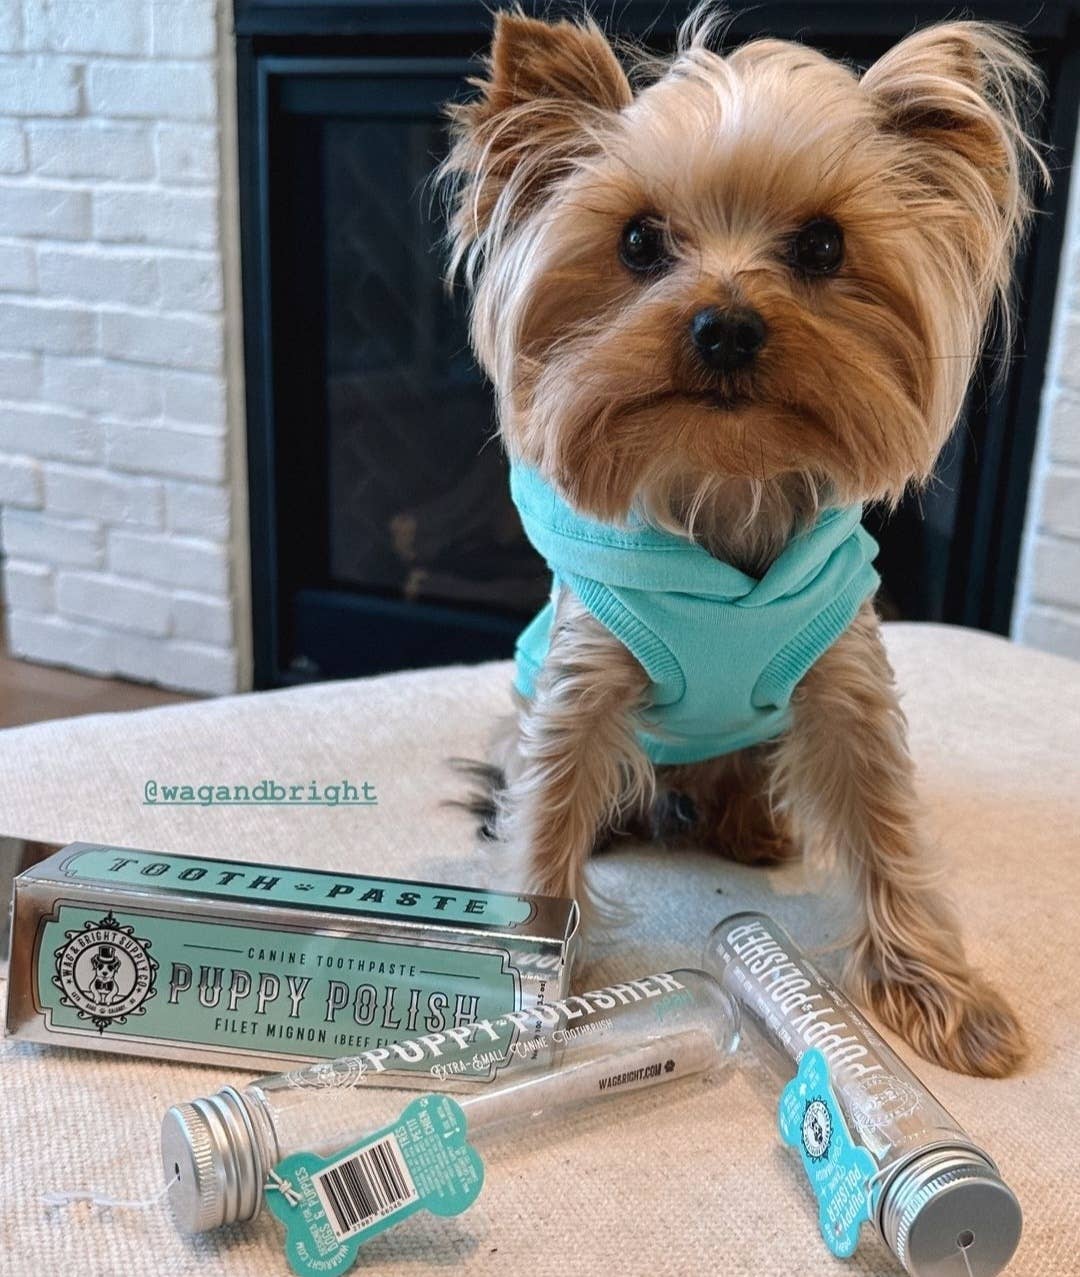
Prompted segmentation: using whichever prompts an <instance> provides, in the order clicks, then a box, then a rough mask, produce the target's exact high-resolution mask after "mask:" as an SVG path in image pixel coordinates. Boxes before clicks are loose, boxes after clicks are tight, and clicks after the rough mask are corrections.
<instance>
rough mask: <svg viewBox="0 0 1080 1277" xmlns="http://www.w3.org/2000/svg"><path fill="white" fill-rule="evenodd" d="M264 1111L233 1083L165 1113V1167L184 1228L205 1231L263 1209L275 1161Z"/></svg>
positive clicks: (171, 1201) (175, 1211)
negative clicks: (256, 1109) (261, 1113)
mask: <svg viewBox="0 0 1080 1277" xmlns="http://www.w3.org/2000/svg"><path fill="white" fill-rule="evenodd" d="M258 1116H259V1115H258V1114H254V1113H252V1112H251V1110H250V1109H249V1107H248V1104H247V1103H245V1097H244V1096H243V1095H241V1094H240V1092H239V1091H236V1090H234V1089H233V1088H232V1087H231V1086H229V1087H226V1088H225V1089H224V1090H222V1091H219V1092H218V1093H217V1094H216V1095H210V1096H207V1097H206V1098H205V1099H200V1100H192V1101H191V1103H190V1104H175V1105H173V1107H172V1108H171V1109H169V1111H168V1112H167V1113H166V1114H165V1117H164V1119H163V1120H162V1123H161V1168H162V1172H163V1174H164V1176H165V1182H166V1184H169V1185H170V1186H171V1187H170V1189H169V1193H168V1201H169V1208H170V1210H171V1211H172V1215H173V1220H174V1222H175V1224H176V1227H177V1228H178V1229H179V1230H180V1231H181V1232H184V1233H203V1232H206V1231H208V1230H209V1229H211V1228H220V1227H221V1226H222V1225H223V1224H232V1223H235V1222H236V1221H238V1220H243V1219H251V1218H252V1217H253V1216H254V1215H256V1214H257V1213H258V1210H259V1207H260V1205H261V1204H262V1186H263V1181H264V1179H265V1177H266V1172H267V1170H268V1169H269V1167H270V1166H271V1165H272V1159H270V1158H269V1157H268V1155H267V1151H266V1143H265V1140H264V1139H263V1138H260V1136H261V1135H263V1132H262V1131H261V1130H260V1126H259V1122H258Z"/></svg>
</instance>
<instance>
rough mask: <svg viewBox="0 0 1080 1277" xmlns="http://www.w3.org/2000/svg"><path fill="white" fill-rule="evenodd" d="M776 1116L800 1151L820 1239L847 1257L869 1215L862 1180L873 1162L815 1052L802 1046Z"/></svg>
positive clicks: (783, 1134) (865, 1181)
mask: <svg viewBox="0 0 1080 1277" xmlns="http://www.w3.org/2000/svg"><path fill="white" fill-rule="evenodd" d="M779 1118H780V1135H781V1137H782V1139H783V1141H784V1143H785V1144H791V1145H793V1146H794V1147H795V1148H797V1149H798V1150H799V1151H800V1153H801V1154H802V1162H803V1167H804V1168H805V1170H806V1175H807V1178H808V1179H809V1180H810V1186H811V1188H813V1190H814V1194H815V1196H816V1197H817V1199H818V1203H819V1205H820V1208H821V1209H820V1211H819V1212H818V1222H819V1224H820V1226H821V1235H822V1237H824V1238H825V1244H826V1245H827V1246H828V1248H829V1249H830V1250H831V1251H832V1253H833V1254H834V1255H838V1256H839V1257H840V1258H841V1259H847V1258H848V1256H849V1255H853V1254H854V1253H855V1247H856V1246H857V1245H858V1243H859V1229H860V1228H861V1227H862V1225H863V1222H864V1221H865V1220H868V1219H869V1218H870V1204H869V1196H868V1193H867V1185H868V1184H869V1182H870V1179H871V1177H872V1176H873V1175H874V1174H875V1172H876V1171H877V1163H876V1162H875V1161H874V1158H873V1155H872V1154H871V1153H870V1152H869V1150H867V1149H865V1148H863V1146H862V1145H861V1144H856V1143H855V1141H854V1140H853V1139H852V1138H851V1133H850V1132H849V1131H848V1128H847V1123H846V1122H845V1121H844V1115H843V1113H842V1112H841V1111H840V1105H839V1103H838V1102H837V1099H836V1094H835V1092H834V1091H833V1089H832V1084H831V1082H830V1081H829V1063H828V1061H827V1060H826V1059H825V1056H824V1055H822V1053H821V1052H820V1051H818V1050H810V1051H807V1052H806V1054H805V1055H804V1056H803V1058H802V1059H801V1060H800V1061H799V1071H798V1072H797V1073H796V1074H795V1076H794V1077H793V1078H792V1079H791V1081H790V1082H789V1083H788V1084H787V1086H785V1087H784V1090H783V1092H782V1093H781V1095H780V1112H779Z"/></svg>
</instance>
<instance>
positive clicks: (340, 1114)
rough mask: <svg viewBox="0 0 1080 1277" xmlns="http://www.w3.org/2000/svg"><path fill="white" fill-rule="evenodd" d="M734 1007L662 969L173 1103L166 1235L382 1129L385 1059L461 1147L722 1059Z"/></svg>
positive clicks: (249, 1205) (167, 1129)
mask: <svg viewBox="0 0 1080 1277" xmlns="http://www.w3.org/2000/svg"><path fill="white" fill-rule="evenodd" d="M738 1036H739V1033H738V1011H737V1009H736V1006H735V1003H734V1002H733V1000H732V999H731V997H730V996H729V995H728V994H727V993H726V992H725V991H724V990H723V988H722V987H721V986H720V984H719V983H718V982H717V981H716V980H715V979H714V978H713V977H712V976H710V975H707V974H706V973H705V972H703V971H674V972H662V973H659V974H657V975H652V976H646V977H644V978H643V979H640V980H631V981H628V982H627V983H625V984H619V985H611V986H609V987H607V988H604V989H596V990H593V991H591V992H589V993H583V994H577V995H574V996H571V997H568V998H565V999H563V1000H562V1001H560V1002H556V1003H552V1004H549V1005H541V1006H538V1007H533V1008H530V1009H529V1010H528V1011H524V1012H511V1013H509V1014H507V1015H505V1016H500V1017H499V1018H498V1019H494V1020H479V1021H475V1022H473V1023H472V1024H466V1025H462V1026H460V1027H459V1028H446V1029H442V1030H441V1031H439V1032H436V1033H429V1034H426V1035H423V1036H422V1037H418V1038H412V1039H408V1040H406V1041H403V1042H399V1043H395V1044H390V1045H388V1046H386V1047H380V1048H376V1049H375V1050H371V1051H365V1052H363V1053H362V1054H360V1055H357V1056H349V1057H345V1058H343V1059H339V1060H330V1061H326V1062H324V1063H321V1064H315V1065H311V1066H310V1067H307V1068H302V1069H295V1070H293V1071H291V1072H288V1073H280V1074H275V1075H273V1076H271V1077H265V1078H260V1079H258V1080H257V1081H255V1082H253V1083H251V1084H250V1085H249V1086H246V1087H244V1088H243V1089H237V1088H235V1087H225V1088H224V1089H223V1090H221V1091H219V1092H218V1093H217V1094H216V1095H211V1096H207V1097H205V1098H203V1099H198V1100H193V1101H192V1102H191V1103H190V1104H178V1105H174V1106H173V1107H172V1108H171V1109H169V1111H168V1112H167V1113H166V1115H165V1119H164V1122H163V1124H162V1167H163V1171H164V1174H165V1178H166V1181H168V1182H170V1183H171V1185H172V1187H171V1189H170V1192H169V1204H170V1207H171V1209H172V1212H173V1217H174V1219H175V1221H176V1224H177V1227H178V1228H180V1229H181V1230H182V1231H184V1232H204V1231H206V1230H208V1229H212V1228H218V1227H220V1226H221V1225H223V1224H227V1223H232V1222H234V1221H236V1220H242V1219H251V1218H252V1217H253V1216H255V1215H256V1214H258V1212H259V1210H260V1209H261V1207H262V1204H263V1186H264V1184H265V1181H266V1178H267V1174H268V1172H269V1171H270V1169H271V1168H272V1167H273V1166H275V1165H276V1164H277V1163H278V1162H280V1161H281V1160H282V1159H283V1158H285V1157H287V1156H289V1155H290V1154H292V1153H297V1152H310V1153H316V1154H320V1155H329V1154H333V1153H336V1152H338V1151H340V1150H342V1149H344V1148H347V1147H349V1146H350V1145H351V1144H354V1143H356V1142H357V1141H359V1140H360V1139H362V1138H363V1137H364V1136H365V1135H368V1134H371V1133H373V1132H375V1131H377V1130H379V1129H380V1128H381V1127H383V1126H385V1125H386V1124H387V1123H388V1122H391V1121H392V1120H393V1119H394V1118H395V1117H396V1116H397V1115H398V1114H399V1113H400V1111H401V1109H402V1107H403V1106H404V1103H405V1102H406V1100H407V1098H408V1096H407V1094H404V1093H403V1092H402V1091H401V1090H389V1089H387V1088H386V1087H385V1086H383V1085H379V1082H380V1080H382V1079H383V1078H384V1077H385V1074H386V1073H387V1072H389V1071H390V1070H391V1069H393V1067H394V1064H395V1063H396V1062H398V1061H408V1062H409V1063H411V1064H413V1065H426V1068H425V1069H424V1071H422V1072H415V1073H412V1074H411V1075H410V1077H409V1085H410V1086H411V1087H413V1089H415V1088H417V1087H421V1086H422V1087H423V1088H424V1089H426V1090H434V1091H448V1090H454V1089H457V1090H460V1086H458V1087H456V1088H455V1087H454V1086H452V1085H448V1083H455V1082H457V1083H460V1082H461V1081H462V1080H463V1079H466V1078H470V1077H472V1078H474V1079H475V1078H476V1077H483V1076H486V1075H487V1074H488V1073H489V1072H490V1070H491V1068H492V1062H493V1061H494V1062H495V1067H496V1070H497V1071H496V1074H495V1078H494V1080H487V1081H484V1080H481V1081H479V1082H477V1081H475V1080H474V1081H473V1083H472V1085H471V1086H470V1087H469V1089H468V1093H467V1094H465V1095H459V1096H458V1100H459V1103H460V1104H461V1107H462V1108H463V1110H464V1111H465V1114H466V1117H467V1120H468V1131H469V1137H470V1139H474V1138H476V1137H477V1136H480V1137H481V1139H483V1138H484V1137H485V1136H486V1133H487V1132H488V1131H489V1130H491V1129H492V1128H496V1127H500V1126H501V1125H502V1124H503V1123H505V1122H509V1121H511V1120H515V1119H519V1120H549V1119H552V1118H554V1117H555V1116H557V1115H559V1114H561V1113H563V1112H565V1111H566V1110H568V1109H570V1108H573V1107H575V1106H577V1105H579V1104H587V1103H590V1102H592V1101H595V1100H598V1099H603V1098H605V1097H606V1096H609V1095H620V1094H622V1093H623V1092H625V1091H630V1090H636V1089H638V1088H641V1087H645V1086H652V1085H655V1084H657V1083H660V1082H669V1081H675V1080H677V1079H678V1078H680V1077H686V1076H690V1075H692V1074H697V1073H703V1072H706V1071H708V1070H709V1069H712V1068H714V1067H715V1066H717V1065H719V1064H722V1063H723V1062H724V1061H725V1060H726V1059H727V1058H728V1056H730V1055H731V1054H732V1052H733V1051H734V1050H735V1047H736V1045H737V1043H738Z"/></svg>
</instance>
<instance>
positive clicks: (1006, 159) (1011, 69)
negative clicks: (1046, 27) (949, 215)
mask: <svg viewBox="0 0 1080 1277" xmlns="http://www.w3.org/2000/svg"><path fill="white" fill-rule="evenodd" d="M862 84H863V88H864V89H865V91H866V92H868V93H870V94H871V95H872V96H873V98H874V100H875V102H876V103H877V104H878V106H879V107H880V110H881V119H882V126H883V127H884V128H885V129H887V130H889V131H891V132H894V133H896V134H899V135H902V136H904V137H906V138H908V139H910V140H911V141H912V142H914V143H917V144H921V145H922V147H923V148H925V149H924V152H923V153H924V155H925V156H926V157H927V166H928V171H929V172H932V171H933V170H935V169H936V171H937V174H938V185H939V186H940V188H941V191H942V193H945V194H951V195H955V196H957V197H958V198H961V199H967V201H968V202H969V203H971V204H973V205H975V206H980V205H982V204H983V201H984V197H986V196H989V197H990V199H991V200H992V201H993V204H994V205H996V207H997V210H998V213H999V216H1000V217H1001V218H1002V219H1003V220H1004V222H1005V223H1006V225H1007V226H1008V227H1009V229H1017V227H1016V226H1015V225H1014V224H1015V223H1017V222H1018V221H1022V220H1023V218H1024V217H1025V216H1026V213H1027V195H1028V189H1029V186H1030V176H1031V172H1032V170H1033V169H1038V168H1041V164H1042V162H1041V160H1040V159H1039V157H1038V152H1037V150H1036V147H1035V145H1034V143H1033V142H1032V141H1031V140H1030V138H1029V136H1028V127H1029V124H1030V118H1031V117H1032V115H1033V114H1034V111H1035V110H1037V108H1038V107H1039V105H1041V101H1042V82H1041V77H1040V74H1039V72H1038V70H1037V68H1036V67H1035V66H1034V64H1033V63H1032V62H1031V61H1030V60H1029V58H1028V57H1027V55H1026V53H1025V51H1024V48H1023V46H1022V45H1021V44H1020V42H1019V41H1018V40H1017V39H1015V38H1014V37H1013V36H1012V35H1011V34H1010V33H1009V32H1008V31H1006V30H1005V29H1003V28H1000V27H995V26H992V25H990V24H988V23H983V22H946V23H941V24H939V25H937V26H931V27H927V28H925V29H924V30H922V31H917V32H915V34H914V35H910V36H908V37H907V39H905V40H902V41H901V42H900V43H899V44H898V45H896V46H895V47H894V48H892V49H890V50H889V52H888V53H886V54H885V55H884V57H882V58H881V59H880V60H879V61H877V62H876V63H874V65H873V66H872V67H870V69H869V70H868V71H867V72H866V74H865V75H864V76H863V80H862ZM978 211H980V212H986V211H987V209H986V208H985V207H979V210H978Z"/></svg>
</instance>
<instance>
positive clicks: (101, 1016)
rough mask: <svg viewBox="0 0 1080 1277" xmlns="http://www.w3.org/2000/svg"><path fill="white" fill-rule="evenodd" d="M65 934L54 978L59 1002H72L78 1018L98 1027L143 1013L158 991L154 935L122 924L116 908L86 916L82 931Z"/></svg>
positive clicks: (100, 1028)
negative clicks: (95, 917)
mask: <svg viewBox="0 0 1080 1277" xmlns="http://www.w3.org/2000/svg"><path fill="white" fill-rule="evenodd" d="M65 935H66V936H67V940H66V942H65V943H64V944H62V945H61V946H60V948H59V949H57V950H56V952H55V958H56V974H55V975H54V976H53V981H52V982H53V984H54V985H55V986H56V988H57V989H59V990H60V994H61V997H60V1004H61V1006H68V1007H73V1008H74V1009H75V1011H76V1012H77V1013H78V1016H79V1019H80V1020H89V1021H90V1022H91V1023H92V1024H93V1025H94V1027H95V1028H96V1029H97V1031H98V1032H99V1033H104V1032H105V1030H106V1029H108V1028H111V1027H113V1026H114V1025H117V1024H123V1023H125V1022H126V1020H127V1018H128V1016H131V1015H142V1014H143V1013H144V1011H145V1009H146V1008H145V1005H144V1004H145V1003H146V1002H147V1001H148V999H150V998H152V997H153V996H154V977H155V976H156V974H157V967H158V964H157V963H156V962H155V961H154V959H153V958H152V957H151V956H150V941H149V940H143V939H140V938H139V937H138V936H136V935H135V929H134V927H125V926H122V925H121V924H120V923H119V922H118V921H117V920H116V918H114V917H113V915H112V913H111V912H110V913H107V914H106V915H105V917H104V918H100V919H99V920H98V921H96V922H86V923H84V924H83V927H82V930H81V931H68V932H65Z"/></svg>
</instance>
